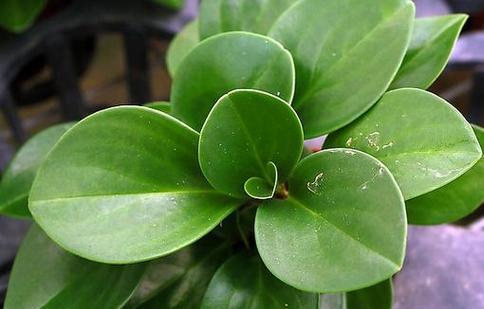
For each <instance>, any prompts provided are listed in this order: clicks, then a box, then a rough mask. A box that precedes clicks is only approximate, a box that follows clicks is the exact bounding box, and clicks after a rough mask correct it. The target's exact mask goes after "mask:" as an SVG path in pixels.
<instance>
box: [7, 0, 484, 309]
mask: <svg viewBox="0 0 484 309" xmlns="http://www.w3.org/2000/svg"><path fill="white" fill-rule="evenodd" d="M174 1H176V0H174ZM414 2H415V3H416V5H417V15H418V16H419V17H423V16H432V15H443V14H450V13H467V14H469V15H470V18H469V20H468V22H467V24H466V26H465V28H464V31H463V34H462V36H461V38H460V39H459V41H458V42H457V45H456V48H455V50H454V53H453V55H452V58H451V61H450V63H449V66H448V67H447V69H446V70H445V72H444V73H443V74H442V76H441V77H440V78H439V79H438V80H437V82H436V83H435V84H434V86H433V87H432V88H431V91H432V92H435V93H437V94H439V95H440V96H441V97H443V98H445V99H446V100H448V101H449V102H451V103H452V104H454V105H455V106H456V107H457V108H458V109H459V110H460V111H461V112H462V113H463V114H464V116H465V117H466V118H467V119H468V120H469V121H471V122H473V123H475V124H478V125H481V126H482V125H484V112H483V107H484V0H415V1H414ZM197 10H198V0H186V2H185V5H184V6H182V7H181V8H179V9H177V8H174V7H167V6H164V5H160V4H159V3H156V0H45V6H44V7H43V8H42V10H41V12H40V13H39V14H38V15H37V16H36V17H35V18H34V19H33V22H32V23H31V25H29V26H28V27H26V28H25V29H22V30H21V31H16V32H12V31H8V30H6V29H2V28H0V112H1V115H0V173H1V171H2V170H4V168H5V167H6V165H7V163H8V161H9V160H10V158H11V157H12V155H13V154H14V152H15V149H17V148H18V147H19V146H20V145H21V144H22V143H23V142H24V141H25V140H26V139H27V138H28V137H30V136H32V134H34V133H36V132H38V131H40V130H42V129H44V128H46V127H49V126H51V125H53V124H55V123H59V122H62V121H67V120H75V119H80V118H82V117H83V116H85V115H87V114H89V113H91V112H94V111H96V110H99V109H102V108H105V107H108V106H112V105H119V104H128V103H129V104H142V103H146V102H150V101H158V100H167V99H168V98H169V89H170V82H171V81H170V77H169V75H168V73H167V69H166V64H165V55H166V50H167V46H168V44H169V42H170V40H171V39H172V37H173V35H175V34H176V32H178V31H179V30H180V29H181V28H182V27H183V25H184V24H185V23H187V22H188V21H189V20H191V19H193V18H194V17H195V16H196V14H197ZM0 17H1V12H0ZM0 24H1V21H0ZM482 215H483V207H481V208H480V210H478V211H477V212H476V213H475V214H473V215H472V216H471V217H469V218H467V219H465V220H463V221H462V222H459V224H460V226H459V227H458V226H440V227H432V228H422V227H413V228H411V229H410V231H409V248H408V252H407V258H406V264H405V268H404V271H403V272H402V273H401V274H399V275H397V277H396V280H395V284H396V285H395V289H396V301H395V307H396V308H397V309H400V308H456V309H459V308H463V309H466V308H471V309H472V308H484V280H483V279H482V278H483V277H484V238H483V237H482V232H483V231H484V223H483V219H482V217H483V216H482ZM27 225H28V224H27V223H19V222H18V221H13V220H9V219H6V218H0V306H1V300H2V293H4V292H5V288H6V285H7V278H8V272H9V269H10V267H11V265H12V261H13V257H14V255H15V251H16V248H17V246H18V243H19V241H20V240H21V238H22V236H23V233H24V231H25V229H26V226H27ZM463 227H464V228H463ZM476 306H477V307H476Z"/></svg>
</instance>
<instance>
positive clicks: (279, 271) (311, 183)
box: [255, 149, 406, 293]
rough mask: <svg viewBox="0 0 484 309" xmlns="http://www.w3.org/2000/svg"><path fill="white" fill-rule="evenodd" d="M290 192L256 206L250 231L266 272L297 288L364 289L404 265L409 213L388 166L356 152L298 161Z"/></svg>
mask: <svg viewBox="0 0 484 309" xmlns="http://www.w3.org/2000/svg"><path fill="white" fill-rule="evenodd" d="M288 188H289V197H288V198H287V199H285V200H271V201H268V202H264V203H263V204H262V205H261V206H260V207H259V208H258V210H257V216H256V221H255V236H256V243H257V248H258V250H259V253H260V255H261V257H262V259H263V261H264V263H265V265H266V266H267V267H268V268H269V270H270V271H271V272H272V273H273V274H274V275H275V276H276V277H278V278H279V279H281V280H282V281H284V282H285V283H287V284H289V285H292V286H293V287H295V288H298V289H301V290H305V291H313V292H320V293H330V292H340V291H348V290H354V289H359V288H364V287H367V286H369V285H372V284H375V283H377V282H380V281H382V280H384V279H385V278H388V277H390V276H392V275H393V274H394V273H396V272H397V271H398V270H400V268H401V267H402V263H403V257H404V251H405V238H406V216H405V208H404V202H403V197H402V194H401V192H400V190H399V188H398V185H397V183H396V182H395V180H394V178H393V176H392V175H391V174H390V172H389V170H388V169H387V168H386V167H385V166H384V165H382V164H381V163H380V162H379V161H377V160H376V159H375V158H373V157H371V156H369V155H367V154H365V153H362V152H360V151H356V150H349V149H330V150H325V151H322V152H319V153H316V154H313V155H310V156H308V157H306V158H305V159H303V160H302V161H301V162H300V163H299V164H298V166H297V168H296V170H295V172H294V173H293V175H292V176H291V178H290V179H289V184H288Z"/></svg>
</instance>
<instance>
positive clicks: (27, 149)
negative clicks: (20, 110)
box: [0, 123, 74, 218]
mask: <svg viewBox="0 0 484 309" xmlns="http://www.w3.org/2000/svg"><path fill="white" fill-rule="evenodd" d="M73 125H74V124H73V123H67V124H60V125H56V126H53V127H51V128H49V129H46V130H44V131H42V132H40V133H38V134H37V135H35V136H34V137H32V138H31V139H30V140H29V141H28V142H27V143H26V144H25V145H24V146H23V147H22V148H21V149H20V150H19V151H18V152H17V154H16V155H15V157H14V158H13V159H12V161H11V162H10V164H9V166H8V168H7V170H6V171H5V174H4V175H3V178H2V181H1V182H0V214H1V215H7V216H13V217H19V218H29V217H30V212H29V209H28V202H27V199H28V197H29V193H30V188H31V187H32V183H33V182H34V178H35V175H37V170H38V169H39V167H40V165H41V164H42V162H43V161H44V159H45V157H46V156H47V154H48V153H49V151H50V150H51V149H52V147H54V145H55V144H56V143H57V141H58V140H59V139H60V138H61V136H62V135H63V134H64V133H65V132H66V131H67V130H68V129H69V128H71V127H72V126H73Z"/></svg>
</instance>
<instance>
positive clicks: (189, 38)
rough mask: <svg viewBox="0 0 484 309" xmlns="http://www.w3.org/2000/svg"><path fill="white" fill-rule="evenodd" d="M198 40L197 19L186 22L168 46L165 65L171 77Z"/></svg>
mask: <svg viewBox="0 0 484 309" xmlns="http://www.w3.org/2000/svg"><path fill="white" fill-rule="evenodd" d="M199 42H200V39H199V37H198V19H195V20H193V21H192V22H190V23H188V24H187V25H186V26H185V28H183V29H182V31H180V32H179V33H178V34H177V35H176V36H175V38H174V39H173V41H172V42H171V44H170V47H168V51H167V53H166V65H167V67H168V73H170V76H171V77H174V76H175V73H176V71H177V70H178V67H179V66H180V63H181V62H182V60H183V59H185V57H186V55H188V53H190V51H191V50H192V49H193V48H194V47H195V46H196V45H197V44H198V43H199Z"/></svg>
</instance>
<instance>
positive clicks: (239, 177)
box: [199, 90, 304, 197]
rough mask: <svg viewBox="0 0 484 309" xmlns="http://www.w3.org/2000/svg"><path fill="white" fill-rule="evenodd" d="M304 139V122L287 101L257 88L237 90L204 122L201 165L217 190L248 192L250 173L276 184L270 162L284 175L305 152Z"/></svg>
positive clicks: (223, 99) (228, 192)
mask: <svg viewBox="0 0 484 309" xmlns="http://www.w3.org/2000/svg"><path fill="white" fill-rule="evenodd" d="M303 142H304V141H303V133H302V127H301V123H300V122H299V119H298V118H297V115H296V113H295V112H294V111H293V110H292V108H291V107H290V106H289V105H288V104H287V103H286V102H284V101H282V100H281V99H279V98H277V97H275V96H273V95H270V94H268V93H264V92H261V91H257V90H235V91H232V92H230V93H228V94H227V95H225V96H223V97H222V98H221V99H220V100H219V101H218V102H217V104H216V105H215V106H214V108H213V109H212V111H211V112H210V114H209V116H208V118H207V121H206V122H205V124H204V125H203V128H202V131H201V133H200V146H199V161H200V166H201V168H202V171H203V174H204V175H205V177H206V178H207V180H208V181H209V182H210V183H211V184H212V186H214V187H215V188H216V189H217V190H219V191H221V192H225V193H227V194H230V195H233V196H237V197H244V196H247V195H246V193H245V191H244V184H245V182H246V181H247V180H248V179H249V178H252V177H259V178H262V179H265V180H266V181H267V182H268V184H269V185H270V186H272V185H273V183H272V181H273V177H271V175H269V173H268V172H270V170H268V169H267V164H268V163H269V162H273V163H274V164H275V166H276V167H277V171H278V176H279V181H281V182H282V181H284V180H285V179H286V178H287V177H288V176H289V174H290V173H291V171H292V170H293V169H294V167H295V166H296V164H297V162H298V160H299V158H300V156H301V153H302V149H303Z"/></svg>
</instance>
